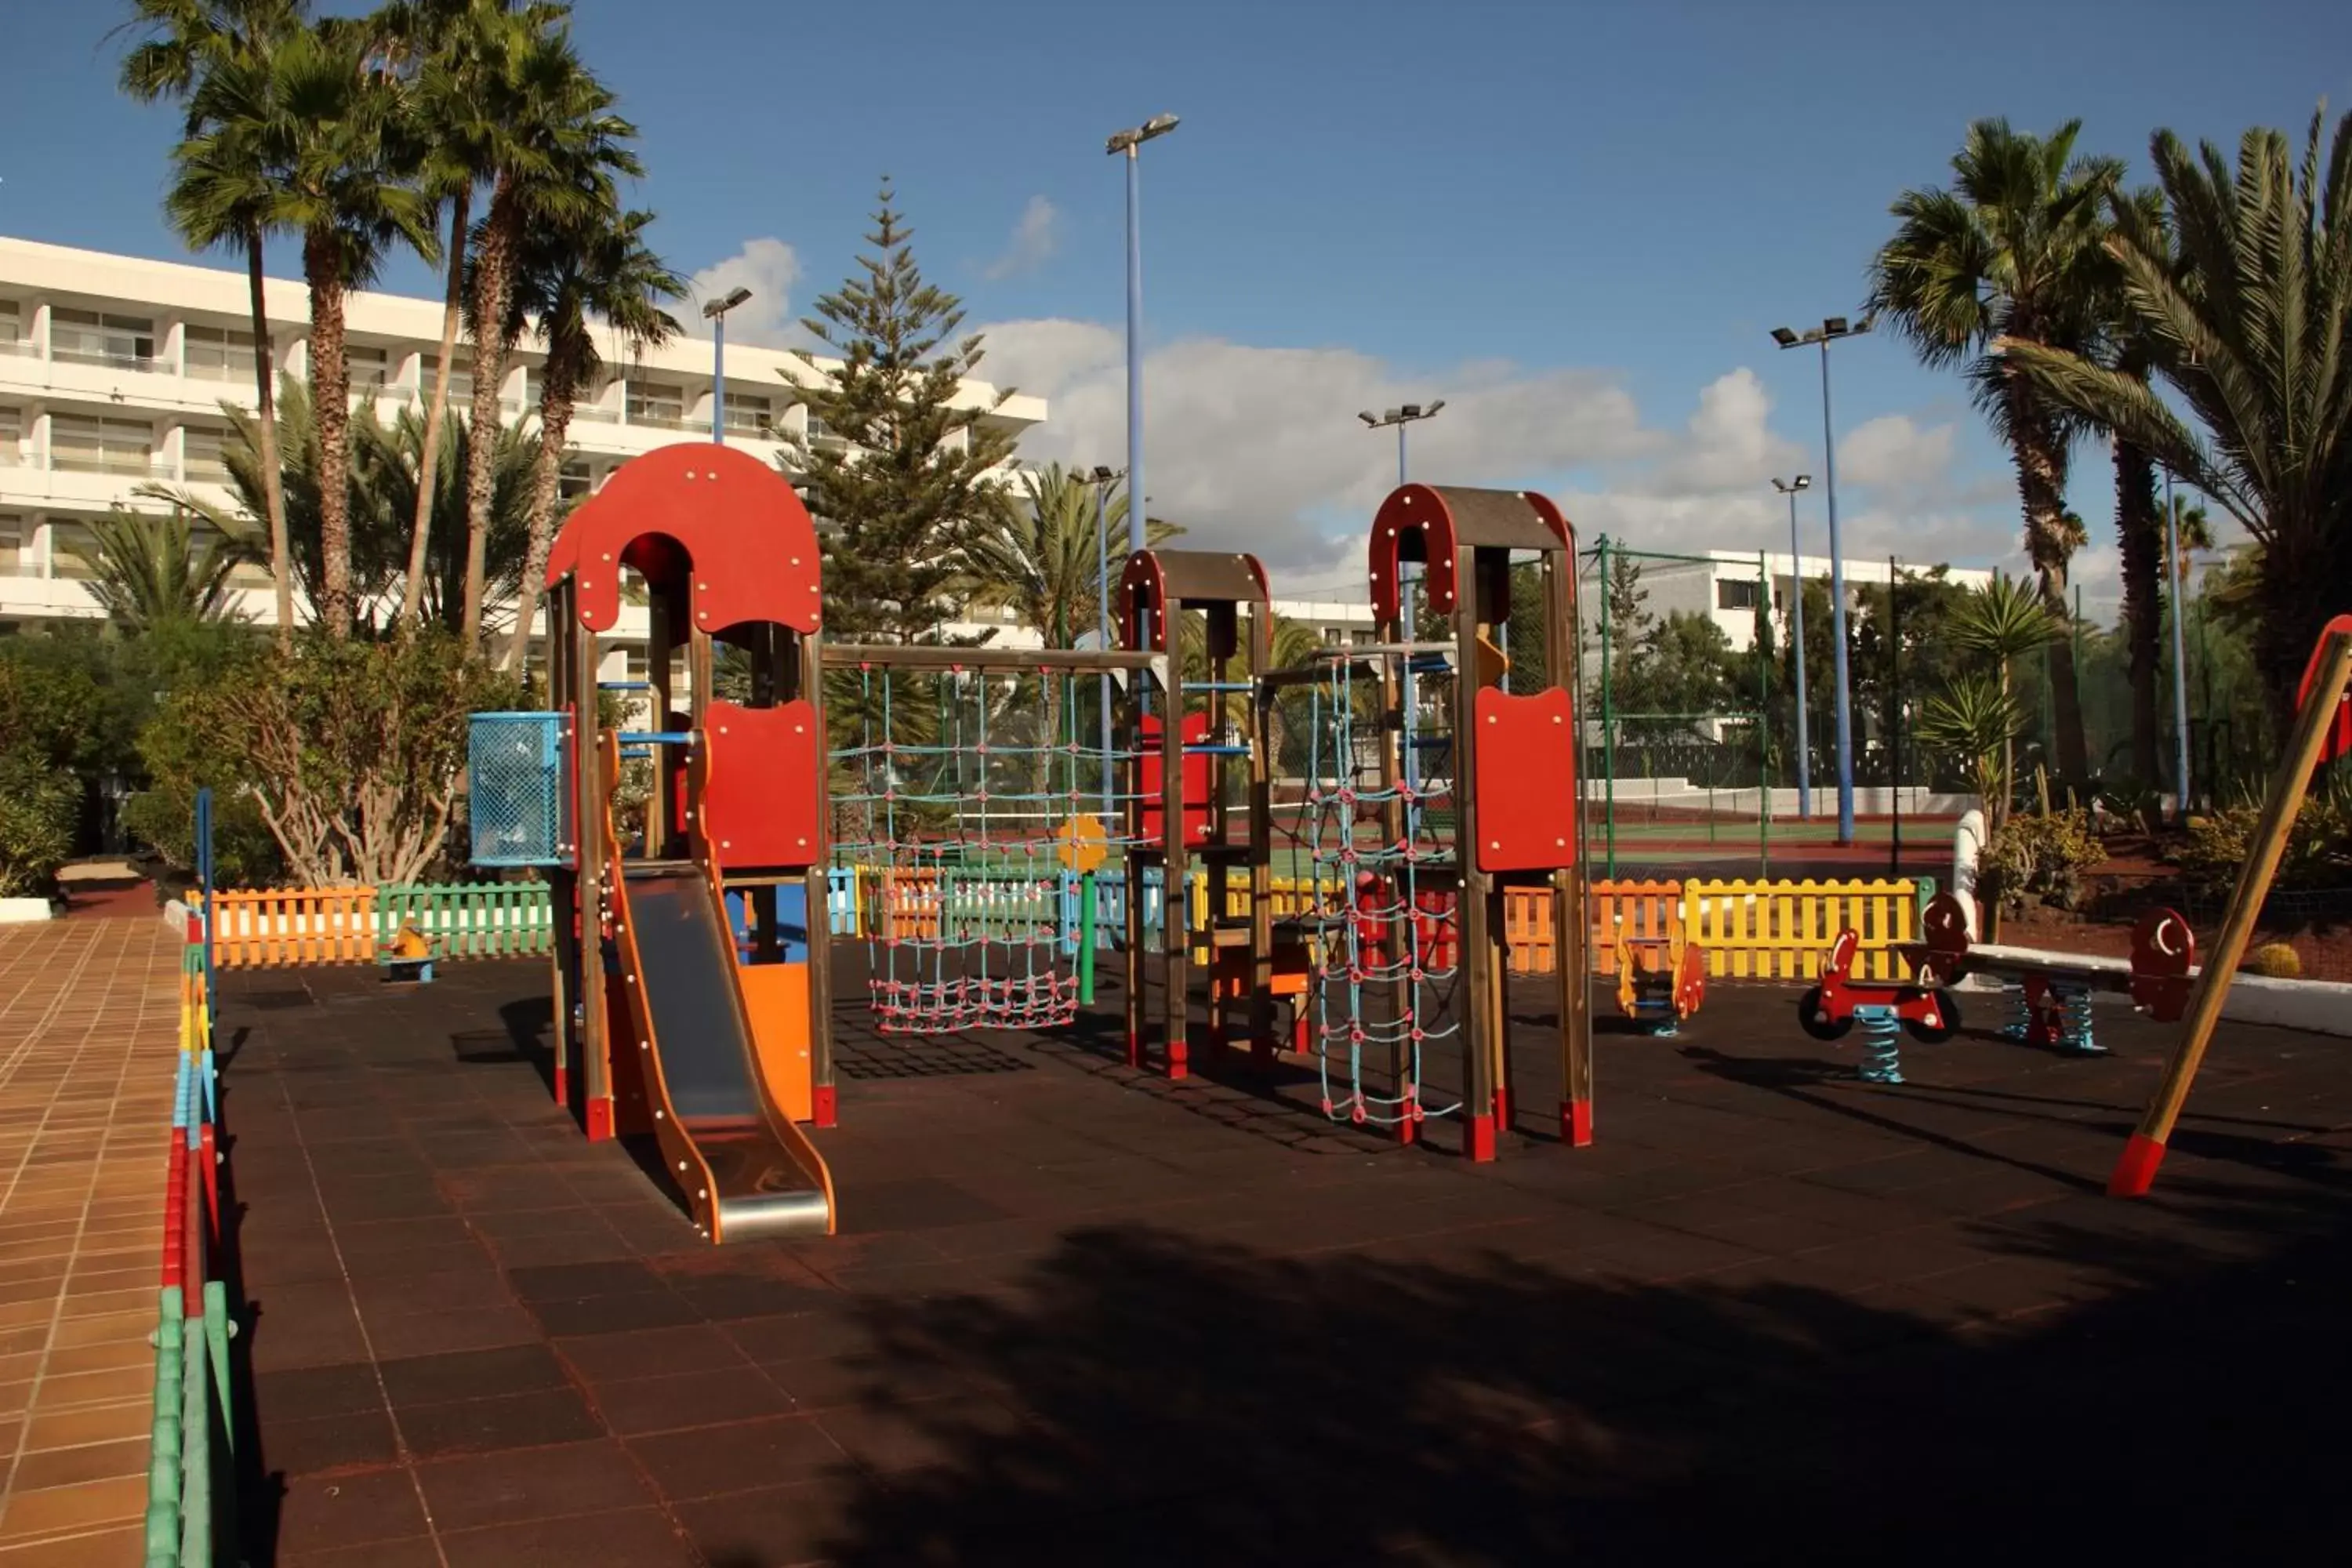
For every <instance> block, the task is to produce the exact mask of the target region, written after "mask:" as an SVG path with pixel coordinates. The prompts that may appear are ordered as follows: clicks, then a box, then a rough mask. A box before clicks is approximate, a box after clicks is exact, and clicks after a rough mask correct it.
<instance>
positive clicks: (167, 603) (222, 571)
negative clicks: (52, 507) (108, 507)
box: [65, 507, 252, 632]
mask: <svg viewBox="0 0 2352 1568" xmlns="http://www.w3.org/2000/svg"><path fill="white" fill-rule="evenodd" d="M89 531H90V535H91V542H89V543H88V544H84V543H83V542H80V541H79V540H68V541H66V542H65V548H66V552H67V553H68V554H70V555H72V556H73V557H74V558H75V559H76V560H78V561H79V562H80V563H82V564H83V565H84V566H86V567H88V568H89V572H90V574H91V575H90V576H89V579H88V580H87V581H86V582H84V584H82V585H83V586H84V587H85V588H87V589H89V596H90V597H91V598H93V599H96V600H97V601H98V602H99V605H100V607H101V608H103V609H104V610H105V611H106V616H107V619H109V620H110V621H112V622H113V623H114V624H115V625H116V626H120V627H121V629H122V630H124V631H126V632H152V631H155V630H157V629H159V628H161V627H163V626H190V625H207V624H231V625H234V624H236V623H238V622H242V621H243V620H244V619H245V618H246V616H244V614H243V613H242V612H241V611H239V610H238V609H237V608H236V605H234V604H233V603H232V602H231V600H230V598H229V575H230V574H232V573H234V572H235V571H236V569H237V568H238V567H239V566H242V565H244V564H245V563H246V562H247V561H249V560H251V559H252V551H251V550H250V548H249V547H248V546H247V543H246V542H245V539H244V537H243V536H242V534H241V533H235V532H230V531H226V530H222V529H219V528H214V529H208V530H207V531H206V537H205V541H204V542H203V545H202V548H198V546H197V543H196V540H195V531H194V529H193V528H192V527H191V526H190V525H189V522H188V517H187V513H186V512H184V511H183V510H178V509H176V508H175V509H174V510H173V511H172V512H171V513H169V514H168V515H166V516H163V517H156V516H153V515H152V514H149V513H145V512H136V511H131V510H125V509H122V508H120V507H118V508H116V509H115V510H113V511H111V512H110V513H109V514H108V515H106V516H105V517H102V518H100V519H98V520H97V521H94V522H92V523H91V524H90V525H89Z"/></svg>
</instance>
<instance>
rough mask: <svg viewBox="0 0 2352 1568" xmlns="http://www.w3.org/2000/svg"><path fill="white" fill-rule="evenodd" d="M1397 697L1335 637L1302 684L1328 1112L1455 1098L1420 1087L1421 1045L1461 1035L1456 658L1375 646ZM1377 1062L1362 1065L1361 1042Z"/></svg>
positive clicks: (1315, 980) (1317, 1036) (1438, 1108)
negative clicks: (1387, 709) (1453, 726)
mask: <svg viewBox="0 0 2352 1568" xmlns="http://www.w3.org/2000/svg"><path fill="white" fill-rule="evenodd" d="M1378 658H1379V659H1385V660H1388V661H1389V662H1390V663H1391V668H1392V669H1393V672H1394V673H1395V674H1396V676H1397V678H1398V680H1397V689H1398V691H1399V693H1400V697H1401V700H1402V708H1403V710H1404V713H1405V721H1404V723H1403V725H1402V729H1401V730H1399V731H1388V730H1386V729H1385V728H1384V727H1383V725H1382V724H1381V720H1380V713H1381V709H1382V707H1383V706H1385V705H1386V703H1387V702H1388V701H1389V700H1390V699H1388V698H1387V697H1385V696H1384V688H1385V686H1386V682H1385V680H1384V679H1381V676H1380V675H1377V674H1371V673H1368V669H1367V664H1368V662H1370V663H1377V662H1378V659H1376V660H1372V661H1367V660H1365V659H1362V658H1357V657H1351V656H1349V655H1348V654H1347V653H1345V652H1340V653H1338V654H1336V655H1335V656H1334V657H1333V658H1332V659H1331V673H1330V676H1329V677H1328V679H1324V680H1321V681H1318V682H1317V683H1315V684H1314V685H1313V686H1311V687H1310V690H1311V692H1312V694H1313V705H1312V706H1313V716H1312V721H1311V724H1310V728H1309V733H1310V735H1311V737H1312V739H1311V741H1310V745H1309V751H1310V756H1309V759H1308V765H1307V781H1306V789H1305V797H1304V798H1305V805H1304V809H1303V814H1302V815H1303V821H1302V831H1303V833H1304V835H1305V837H1306V846H1305V848H1306V853H1307V859H1308V861H1309V863H1310V864H1311V866H1312V867H1313V868H1314V872H1313V874H1314V879H1315V886H1316V887H1317V889H1318V892H1319V893H1320V894H1321V895H1322V896H1319V897H1318V898H1317V899H1316V900H1314V901H1313V910H1314V913H1313V914H1312V916H1311V917H1310V924H1311V926H1312V928H1313V929H1312V937H1313V940H1312V941H1311V942H1309V944H1308V946H1309V950H1310V952H1311V953H1312V955H1313V957H1312V960H1311V962H1312V964H1313V973H1312V975H1311V976H1310V986H1311V1001H1312V1005H1313V1009H1314V1011H1313V1017H1314V1029H1313V1047H1314V1051H1315V1056H1316V1066H1317V1070H1318V1074H1319V1075H1320V1078H1321V1082H1322V1093H1323V1113H1324V1114H1325V1115H1326V1116H1328V1117H1331V1118H1333V1119H1334V1120H1338V1119H1339V1118H1341V1117H1345V1118H1347V1119H1348V1120H1349V1121H1356V1122H1360V1123H1370V1124H1373V1125H1379V1126H1394V1125H1396V1124H1398V1123H1399V1122H1404V1121H1423V1120H1424V1119H1425V1118H1427V1117H1430V1116H1444V1115H1449V1114H1451V1113H1453V1112H1454V1111H1456V1110H1460V1109H1461V1106H1460V1104H1459V1102H1458V1101H1457V1102H1454V1103H1450V1104H1446V1103H1440V1104H1432V1103H1430V1102H1429V1100H1428V1099H1427V1098H1426V1097H1425V1094H1424V1088H1425V1085H1426V1083H1427V1076H1426V1068H1427V1062H1426V1059H1425V1054H1426V1053H1427V1052H1428V1051H1429V1050H1430V1049H1431V1048H1433V1047H1441V1046H1443V1045H1445V1044H1447V1043H1449V1042H1451V1043H1454V1044H1455V1045H1458V1044H1459V1042H1460V1040H1461V1037H1462V1024H1461V1016H1460V1009H1459V1008H1458V1007H1457V1005H1456V992H1457V991H1458V989H1459V984H1460V958H1459V952H1460V943H1459V941H1458V937H1457V933H1456V923H1455V922H1456V910H1457V906H1458V901H1459V900H1458V897H1457V888H1458V880H1457V877H1456V872H1455V860H1454V785H1453V781H1452V778H1451V776H1450V775H1451V773H1452V756H1451V753H1452V750H1453V742H1452V735H1451V733H1450V731H1448V730H1447V729H1446V728H1445V716H1446V715H1448V714H1450V713H1451V711H1452V704H1451V702H1450V700H1449V698H1450V691H1451V682H1452V679H1453V673H1452V669H1451V667H1450V666H1449V665H1448V664H1447V663H1446V661H1445V660H1444V659H1443V658H1437V657H1434V656H1423V655H1381V656H1378ZM1368 1054H1370V1056H1371V1057H1373V1058H1375V1061H1376V1062H1377V1061H1378V1060H1379V1058H1385V1068H1384V1070H1382V1069H1381V1068H1378V1067H1376V1068H1374V1069H1373V1072H1372V1073H1368V1071H1367V1064H1366V1057H1367V1055H1368Z"/></svg>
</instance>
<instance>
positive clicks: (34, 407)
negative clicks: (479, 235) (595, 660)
mask: <svg viewBox="0 0 2352 1568" xmlns="http://www.w3.org/2000/svg"><path fill="white" fill-rule="evenodd" d="M265 297H266V299H267V300H268V308H269V312H270V331H271V336H272V338H273V340H274V341H273V345H272V346H273V349H274V351H275V357H276V362H277V367H278V370H280V371H281V372H287V373H290V374H294V375H297V376H299V375H301V374H304V371H305V367H306V365H307V363H308V354H307V349H308V338H309V332H310V291H309V290H308V289H306V288H305V287H304V286H303V285H302V284H301V283H299V282H296V281H292V280H289V279H279V278H272V279H268V283H267V285H266V288H265ZM247 300H248V293H247V281H246V276H245V274H244V273H243V272H241V271H230V270H226V269H222V268H208V267H194V266H189V265H186V264H184V263H179V262H169V261H148V260H142V259H139V258H132V257H124V256H110V255H105V254H102V253H100V252H96V251H88V250H76V249H70V248H68V247H62V246H55V245H43V244H37V243H35V242H32V241H27V240H20V239H10V238H6V237H0V635H7V634H10V633H13V632H16V631H18V630H20V629H23V628H25V627H26V626H29V625H34V624H37V623H40V622H44V621H58V620H73V619H94V618H96V617H97V616H99V615H100V610H99V607H98V605H97V604H96V602H95V601H94V600H92V598H91V597H90V595H89V591H88V590H87V589H86V588H85V587H84V585H83V583H82V581H81V579H83V578H84V577H86V576H87V575H88V573H87V570H86V569H85V568H84V567H83V566H82V565H81V564H80V563H79V561H78V560H77V559H76V558H75V556H74V555H73V554H72V553H71V552H68V550H66V549H64V548H62V545H63V544H64V542H66V541H68V540H72V539H75V538H77V537H81V538H85V539H86V538H87V536H88V535H87V530H88V527H89V522H90V521H91V520H92V519H94V518H99V517H103V516H104V515H106V513H107V512H108V510H110V509H111V508H114V507H118V506H121V507H129V508H132V509H137V510H161V508H162V506H163V503H161V502H159V501H156V500H152V499H150V498H143V497H142V496H140V495H139V494H138V493H137V492H138V490H139V489H140V488H141V487H142V486H145V485H152V484H165V485H171V486H173V487H175V488H184V489H187V490H189V491H190V492H192V493H193V494H194V495H196V496H199V497H201V498H203V499H204V500H207V501H209V502H212V503H214V504H215V505H218V506H221V507H224V508H234V507H235V506H236V495H235V492H234V491H233V490H231V489H229V487H228V485H227V483H226V479H227V474H226V470H225V469H224V468H223V467H222V465H221V458H220V452H221V444H222V442H223V441H224V440H225V439H226V438H227V437H228V435H229V426H228V421H227V420H226V417H224V415H223V405H225V404H226V405H230V406H233V407H236V408H239V409H243V410H246V411H247V412H250V411H251V410H252V409H253V408H254V407H255V396H254V342H253V332H252V320H251V315H250V311H249V310H248V304H247ZM347 314H348V326H349V337H350V350H349V353H350V358H351V371H352V389H353V392H354V394H355V395H359V396H373V398H374V399H375V403H376V409H377V412H378V414H379V415H380V416H382V417H383V418H384V419H386V420H387V421H389V420H390V419H391V418H392V417H393V416H394V415H395V414H397V413H398V412H399V411H400V410H401V409H403V408H421V407H422V406H423V405H424V404H425V401H426V400H427V399H428V398H429V397H430V396H431V394H432V386H433V373H434V370H435V367H436V358H437V354H438V352H439V348H440V340H441V305H440V302H439V301H438V300H423V299H411V298H407V297H404V296H400V295H394V294H380V293H368V292H360V293H354V294H352V296H351V298H350V300H349V308H348V313H347ZM684 314H685V315H687V316H688V318H690V317H691V312H690V311H688V312H684ZM604 347H605V353H604V358H605V360H606V364H607V369H606V373H605V374H606V379H605V381H604V384H602V385H599V386H595V387H592V388H587V389H584V390H583V393H582V395H581V398H580V405H579V407H578V410H577V412H576V413H575V415H574V416H573V419H572V428H571V440H572V458H571V460H570V461H569V462H568V463H567V464H566V465H565V467H564V471H563V480H562V483H563V491H564V493H565V494H566V495H567V496H573V497H577V496H583V495H587V494H590V493H591V492H593V490H595V489H597V488H598V487H599V486H601V485H602V484H603V483H604V479H605V478H606V477H607V476H608V475H610V474H611V473H612V471H613V470H614V468H616V467H618V466H619V465H620V464H622V463H624V462H626V461H627V460H628V459H629V458H633V457H635V456H636V455H637V454H638V453H640V452H645V451H649V450H651V449H652V448H653V447H660V446H665V445H667V444H669V443H672V442H677V441H704V440H708V439H709V435H710V411H711V398H712V393H713V391H714V386H713V382H712V378H711V364H710V358H711V356H710V345H709V342H707V341H702V340H697V339H683V338H682V339H679V340H677V341H674V342H669V343H666V344H663V345H661V346H660V347H657V348H652V349H647V350H645V351H643V352H642V353H635V352H624V351H623V350H621V349H620V348H619V346H618V345H617V344H608V345H604ZM543 358H544V356H543V355H542V354H541V353H539V352H537V351H536V349H535V348H534V347H533V346H532V345H531V344H530V343H529V342H525V343H524V344H522V345H521V346H520V348H519V349H518V352H517V353H515V354H514V356H513V361H512V363H510V364H509V367H508V370H507V373H506V376H505V379H504V381H503V382H502V383H501V384H500V386H499V395H500V401H501V405H502V407H503V410H504V413H505V415H506V417H507V418H508V419H509V420H517V419H520V418H522V417H524V416H526V415H527V414H528V413H530V411H532V410H534V409H535V408H536V407H537V405H538V402H539V377H540V367H541V363H542V361H543ZM453 359H454V365H453V370H452V374H451V377H450V406H451V408H452V409H454V410H457V411H458V412H459V413H460V414H461V415H462V413H463V412H464V410H465V409H466V408H467V405H468V404H469V402H470V399H471V397H472V384H471V380H470V377H469V375H468V374H467V372H468V368H469V363H470V362H469V356H468V354H467V346H466V344H465V342H464V341H463V339H462V338H461V339H460V340H459V342H458V346H457V353H456V354H455V355H454V356H453ZM815 374H817V373H816V372H814V371H812V370H811V369H810V367H809V366H808V365H807V363H805V362H803V361H802V360H801V359H800V358H799V357H798V356H796V355H793V354H788V353H781V352H779V351H777V350H774V349H763V348H757V347H752V346H750V345H746V344H740V343H730V344H729V345H728V351H727V404H726V407H727V431H728V440H729V442H730V444H731V445H737V446H740V447H745V448H746V449H748V450H750V451H751V452H753V453H755V454H757V455H759V456H760V457H761V458H767V459H769V460H771V461H773V460H775V459H776V458H780V457H782V456H784V455H785V454H787V453H789V452H790V451H792V450H793V446H792V444H791V442H790V441H789V440H788V439H787V438H788V437H804V438H806V439H808V440H810V441H812V442H814V444H816V445H819V446H822V445H824V443H825V442H826V441H827V440H828V439H834V437H827V436H826V435H825V433H824V429H823V427H822V426H817V425H816V424H814V421H813V418H812V416H811V415H810V413H809V411H808V410H807V408H806V407H805V406H804V405H798V404H795V403H793V402H792V401H791V392H790V386H791V384H793V382H795V381H801V382H806V381H810V380H813V379H814V376H815ZM996 398H997V393H996V389H995V388H993V387H992V386H990V385H989V384H986V383H984V382H967V383H966V384H964V386H963V389H962V392H961V400H962V401H964V402H966V403H968V404H971V405H982V406H986V405H992V404H994V403H995V402H996ZM1045 416H1046V407H1045V399H1043V398H1039V397H1030V396H1024V395H1014V396H1012V397H1010V398H1007V399H1006V400H1005V401H1004V402H1003V405H1002V406H999V407H995V408H993V409H992V411H991V412H990V413H988V414H987V415H985V416H983V417H984V421H985V423H987V424H989V425H992V426H998V427H1000V428H1003V429H1004V430H1006V431H1008V432H1010V433H1012V434H1013V435H1015V436H1018V435H1019V434H1020V433H1021V432H1023V431H1024V430H1027V429H1029V428H1030V427H1032V426H1036V425H1038V424H1041V423H1043V422H1044V420H1045ZM1008 477H1009V476H1008ZM1113 566H1114V569H1116V566H1117V563H1116V562H1114V563H1113ZM235 581H236V587H237V590H238V599H239V606H238V607H239V608H240V609H241V610H242V611H243V612H244V613H245V614H246V615H247V616H250V617H251V618H252V619H254V620H256V621H257V622H265V623H266V622H268V620H269V619H270V618H271V617H272V616H273V614H274V602H273V597H272V595H271V594H270V593H269V591H268V586H269V584H268V572H267V570H266V569H264V568H260V567H247V568H244V569H242V570H241V571H240V572H239V574H237V576H236V579H235ZM1279 607H1280V608H1281V610H1282V611H1283V613H1285V614H1286V615H1289V616H1293V617H1294V618H1298V619H1304V620H1307V621H1309V622H1311V623H1312V624H1314V625H1316V626H1318V627H1319V628H1321V629H1322V631H1323V633H1324V635H1325V637H1327V639H1330V640H1339V639H1341V638H1344V637H1348V636H1349V635H1351V634H1352V633H1354V632H1356V631H1358V630H1359V629H1368V628H1369V627H1370V624H1371V617H1370V610H1369V608H1368V607H1366V606H1364V605H1353V604H1329V603H1322V602H1314V603H1308V602H1299V603H1295V604H1294V603H1285V604H1283V605H1280V606H1279ZM644 614H645V612H644V611H643V610H642V609H641V608H637V609H630V608H625V609H624V612H623V620H622V623H621V625H620V626H619V627H618V628H617V631H618V638H619V640H620V641H621V642H622V643H623V644H624V645H626V644H627V643H629V642H631V641H632V640H634V638H633V634H634V636H635V637H642V636H643V632H644V619H643V617H644ZM965 629H968V630H973V629H978V628H977V627H971V626H967V627H966V628H965ZM997 629H998V640H999V641H1001V642H1007V643H1020V642H1024V641H1034V638H1033V637H1029V636H1028V635H1027V634H1025V633H1024V632H1023V631H1022V630H1020V629H1019V628H1015V627H1013V626H999V627H998V628H997ZM635 655H636V650H635V649H634V648H628V647H624V648H623V649H622V650H620V651H618V652H616V656H615V657H616V660H622V661H625V662H628V663H634V662H635Z"/></svg>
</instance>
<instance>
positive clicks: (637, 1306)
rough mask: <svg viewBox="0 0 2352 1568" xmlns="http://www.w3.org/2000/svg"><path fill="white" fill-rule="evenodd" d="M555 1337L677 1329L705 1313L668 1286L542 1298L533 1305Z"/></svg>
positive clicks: (534, 1313)
mask: <svg viewBox="0 0 2352 1568" xmlns="http://www.w3.org/2000/svg"><path fill="white" fill-rule="evenodd" d="M530 1313H531V1315H532V1316H533V1317H534V1318H536V1319H538V1320H539V1325H540V1328H541V1331H544V1332H545V1333H546V1334H547V1335H548V1337H549V1338H551V1339H562V1338H564V1337H567V1336H569V1335H572V1334H617V1333H625V1332H627V1331H631V1330H635V1329H674V1328H677V1327H679V1326H681V1325H683V1324H686V1323H693V1322H698V1321H701V1319H702V1314H701V1313H699V1312H698V1311H696V1310H694V1309H693V1307H691V1306H689V1305H688V1303H687V1302H686V1301H685V1300H682V1299H681V1298H679V1297H678V1296H677V1295H675V1294H673V1293H671V1292H670V1291H668V1290H664V1289H654V1290H640V1291H637V1292H636V1293H635V1294H634V1295H627V1296H591V1297H588V1298H587V1299H586V1300H564V1301H541V1302H539V1303H537V1304H536V1305H534V1306H532V1307H531V1308H530Z"/></svg>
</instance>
